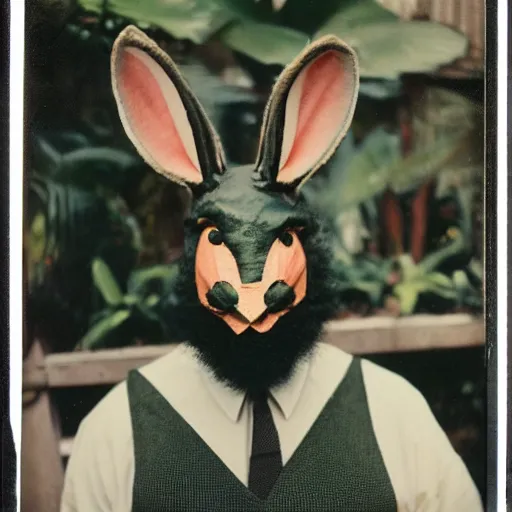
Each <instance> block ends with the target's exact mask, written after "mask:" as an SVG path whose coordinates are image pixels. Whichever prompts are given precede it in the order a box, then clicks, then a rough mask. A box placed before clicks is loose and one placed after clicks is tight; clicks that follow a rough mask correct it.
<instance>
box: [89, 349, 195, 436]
mask: <svg viewBox="0 0 512 512" xmlns="http://www.w3.org/2000/svg"><path fill="white" fill-rule="evenodd" d="M191 361H192V359H191V357H190V350H189V349H188V348H186V347H184V346H181V345H178V346H176V347H169V352H168V353H167V354H165V355H163V356H160V357H158V358H156V359H154V360H153V361H151V362H149V363H147V364H145V365H143V366H141V367H140V368H138V369H137V371H138V372H139V373H140V374H141V375H142V376H143V377H144V378H146V379H147V380H148V381H149V382H150V383H151V384H152V385H154V386H155V387H156V388H157V389H159V388H160V387H161V386H162V385H164V384H165V386H172V385H173V383H174V382H179V380H178V379H176V378H175V377H176V371H174V370H178V369H180V370H181V371H187V370H188V369H189V366H190V363H191ZM130 422H131V420H130V403H129V396H128V382H127V379H125V380H123V381H122V382H120V383H119V384H117V385H116V386H114V387H113V388H112V389H111V390H110V391H109V392H108V393H107V394H106V395H105V396H104V397H103V398H102V399H101V400H100V401H99V402H98V403H97V404H96V406H95V407H94V408H93V409H92V410H91V411H90V412H89V414H87V416H85V418H84V419H83V421H82V425H86V426H87V429H88V430H94V429H99V430H100V431H102V432H105V430H106V429H108V428H110V429H112V430H116V429H119V428H121V429H122V426H123V425H125V424H127V423H128V424H130Z"/></svg>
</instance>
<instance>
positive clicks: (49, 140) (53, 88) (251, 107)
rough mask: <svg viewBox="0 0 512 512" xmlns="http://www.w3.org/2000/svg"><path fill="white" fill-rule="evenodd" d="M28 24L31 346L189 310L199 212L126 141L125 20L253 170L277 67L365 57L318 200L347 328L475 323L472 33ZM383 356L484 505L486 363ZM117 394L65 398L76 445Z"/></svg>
mask: <svg viewBox="0 0 512 512" xmlns="http://www.w3.org/2000/svg"><path fill="white" fill-rule="evenodd" d="M313 4H314V5H313ZM482 9H483V4H482ZM474 15H475V16H476V15H477V13H475V14H474ZM28 23H29V27H28V41H27V47H28V48H29V49H30V51H29V54H28V61H27V66H26V70H27V71H26V73H27V80H28V83H29V84H30V90H29V91H28V95H27V113H28V122H27V127H28V130H27V146H28V152H27V155H26V162H27V187H26V194H27V201H26V204H27V209H26V212H25V216H24V224H25V234H26V236H25V251H26V262H25V263H26V269H27V271H26V276H27V288H28V294H27V297H28V300H27V319H28V336H27V339H28V340H29V343H30V340H34V339H38V340H41V341H42V342H43V343H44V345H45V347H46V350H47V351H48V352H67V351H73V350H102V349H106V348H112V347H119V346H127V345H141V344H159V343H167V342H169V341H170V340H176V339H179V338H180V333H179V331H177V330H176V328H175V324H174V322H173V319H172V318H170V317H169V316H168V315H163V313H162V311H163V310H164V308H166V309H168V306H169V305H172V304H173V301H177V300H179V297H175V296H174V294H173V279H174V278H175V276H176V267H175V262H176V261H177V259H178V258H179V256H180V252H181V245H182V241H183V233H182V229H181V225H182V220H183V216H184V214H185V212H186V208H187V201H188V197H187V194H186V193H185V192H184V190H183V189H181V188H180V187H178V186H177V185H174V184H172V183H170V182H169V181H167V180H165V179H164V178H163V177H161V176H159V175H157V174H156V173H154V172H153V171H151V170H150V169H148V168H147V166H146V165H145V164H144V163H143V162H142V161H141V159H140V158H139V157H138V155H137V154H136V153H135V151H134V149H133V147H132V146H131V143H130V142H129V141H128V139H127V137H126V135H125V133H124V131H123V129H122V127H121V124H120V121H119V118H118V114H117V110H116V106H115V103H114V99H113V96H112V92H111V86H110V70H109V57H110V49H111V45H112V42H113V40H114V39H115V37H116V35H117V34H118V33H119V32H120V30H122V28H124V26H126V25H127V24H130V23H136V24H138V25H139V26H140V27H141V28H143V29H144V30H145V31H146V32H147V33H148V34H149V35H150V36H151V37H153V38H154V39H156V40H157V41H158V43H159V44H160V45H161V46H162V47H163V48H164V49H165V50H166V51H167V52H169V54H170V55H171V56H172V57H173V58H174V59H175V60H176V61H177V62H178V64H179V65H180V68H181V69H182V70H183V73H184V75H185V77H186V79H187V80H188V81H189V82H190V84H191V86H192V89H193V90H194V91H195V92H196V94H197V95H198V97H199V99H200V101H201V102H202V103H203V105H204V106H205V108H206V111H207V112H208V114H209V115H210V117H211V118H212V121H213V123H214V124H215V126H216V127H217V129H218V131H219V133H220V136H221V139H222V140H223V143H224V145H225V148H226V152H227V156H228V159H229V160H230V161H231V162H233V163H240V164H242V163H249V162H251V161H253V159H254V156H255V152H256V147H257V139H258V135H259V127H260V122H261V117H262V112H263V108H264V105H265V101H266V99H267V97H268V94H269V92H270V89H271V87H272V83H273V81H274V80H275V78H276V76H277V75H278V73H279V72H280V70H281V69H282V66H283V65H285V64H286V63H287V62H289V61H290V60H291V59H292V58H293V57H294V56H295V55H296V53H298V52H299V51H300V50H301V49H302V47H303V46H304V45H305V44H307V42H308V41H309V40H311V39H314V38H315V37H318V36H319V35H321V34H325V33H332V32H333V33H336V34H338V35H339V36H340V37H342V38H343V39H345V40H346V41H347V42H349V43H350V44H352V45H353V46H354V47H355V48H356V51H357V52H358V54H359V58H360V61H361V66H362V68H361V69H362V83H361V94H360V99H359V103H358V107H357V110H356V114H355V119H354V123H353V126H352V129H351V131H350V132H349V134H348V136H347V138H346V139H345V140H344V142H343V143H342V145H341V147H340V148H339V150H338V151H337V152H336V154H335V157H334V158H333V159H332V161H331V162H330V163H329V164H328V165H327V166H325V168H324V169H322V170H320V171H319V172H318V173H317V175H316V176H315V177H314V178H313V179H312V180H311V181H310V182H309V184H308V185H307V187H305V193H306V194H307V195H308V197H309V199H310V200H311V202H312V203H314V204H315V205H316V207H317V208H318V209H319V211H320V212H321V214H322V215H325V216H326V217H327V218H328V219H329V220H330V222H331V223H332V226H333V229H334V232H335V233H336V236H335V237H334V238H333V245H334V247H335V249H336V266H337V271H338V284H339V288H340V293H339V315H338V316H339V318H347V317H366V316H375V315H384V316H396V317H398V316H409V315H413V314H418V313H430V314H436V315H443V314H449V313H468V314H470V315H475V316H479V315H480V314H481V312H482V303H483V294H482V286H483V283H482V261H483V254H482V246H483V243H482V241H483V236H482V230H481V219H482V209H483V192H482V191H483V147H484V141H483V76H482V70H481V67H480V68H478V66H476V67H474V68H472V69H470V70H469V71H468V70H467V69H466V71H465V73H464V75H463V76H462V77H460V76H459V77H457V78H453V75H450V74H449V73H443V72H440V70H441V71H442V70H444V69H445V68H446V67H448V66H449V65H451V64H453V63H454V62H458V61H459V60H460V59H464V58H465V56H466V55H467V54H468V52H470V49H471V41H468V40H467V38H466V37H465V36H464V35H463V34H462V33H461V32H460V31H458V30H454V29H451V28H448V27H446V26H443V25H440V24H438V23H434V22H432V21H429V20H425V19H414V20H412V21H408V22H404V21H401V20H400V19H399V17H398V16H397V14H396V13H393V12H392V11H390V10H388V9H386V8H384V7H383V6H382V5H381V3H377V2H375V1H373V0H358V1H357V2H356V1H354V0H325V1H323V2H321V3H319V2H316V3H313V2H309V1H306V0H288V1H283V0H272V1H270V0H258V1H254V0H215V1H207V0H147V1H145V2H140V1H135V0H108V1H107V0H82V1H80V2H77V1H72V0H68V1H61V2H58V1H52V0H46V1H44V0H37V1H35V2H33V3H32V6H31V8H30V9H29V16H28ZM468 48H470V49H469V50H468ZM171 316H172V315H171ZM56 319H58V322H57V321H56ZM27 350H28V346H27V347H25V352H26V351H27ZM371 359H373V360H375V361H377V362H379V363H381V364H383V365H385V366H387V367H389V368H391V369H393V370H395V371H397V372H398V373H400V374H402V375H404V376H405V377H406V378H408V379H409V380H410V381H411V382H412V383H413V384H414V385H416V386H417V387H419V389H420V390H421V391H422V392H423V393H424V394H425V396H426V397H427V400H428V401H429V403H430V404H431V406H432V408H433V410H434V413H435V414H436V417H437V418H438V420H439V421H440V423H441V424H442V426H443V428H445V430H446V431H447V433H448V435H449V437H450V439H451V440H452V442H453V444H454V446H456V448H457V450H458V451H459V453H461V455H462V456H463V458H464V460H465V461H466V463H467V464H468V467H469V468H470V471H471V473H472V475H473V477H474V478H475V481H476V482H477V485H478V486H479V488H480V490H481V492H482V493H484V488H485V471H484V467H485V406H484V404H485V374H484V367H483V361H484V354H483V350H481V349H460V350H457V351H449V350H443V351H439V352H434V351H431V352H421V353H411V354H389V355H375V356H372V357H371ZM107 391H108V388H107V387H98V388H97V389H95V388H87V389H74V390H60V391H54V392H53V400H54V403H55V404H56V405H57V408H58V410H59V411H60V419H59V421H58V424H59V427H60V428H61V429H62V433H63V435H66V436H72V435H74V433H75V432H76V428H77V426H78V423H79V421H80V420H81V418H83V416H84V415H85V414H86V413H87V411H88V410H90V408H92V407H93V406H94V404H95V403H96V402H97V401H98V400H99V399H100V398H101V396H103V395H104V394H105V393H106V392H107Z"/></svg>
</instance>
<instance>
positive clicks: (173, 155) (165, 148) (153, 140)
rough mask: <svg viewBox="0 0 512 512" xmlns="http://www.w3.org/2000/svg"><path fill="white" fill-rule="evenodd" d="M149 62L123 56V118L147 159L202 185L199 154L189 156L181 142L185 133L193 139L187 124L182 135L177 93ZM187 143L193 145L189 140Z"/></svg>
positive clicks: (129, 53)
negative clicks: (177, 122)
mask: <svg viewBox="0 0 512 512" xmlns="http://www.w3.org/2000/svg"><path fill="white" fill-rule="evenodd" d="M135 51H136V50H135ZM147 59H148V62H147V63H146V62H144V61H143V60H142V58H140V57H139V56H138V55H137V54H135V52H132V51H130V50H125V51H123V53H122V55H121V62H120V66H119V72H118V78H117V80H118V83H119V92H120V95H121V98H122V104H123V109H124V112H123V113H122V114H121V115H122V116H123V115H124V121H125V123H127V124H128V130H129V131H131V134H132V137H133V138H134V139H135V141H134V143H135V145H136V146H137V149H138V150H139V152H140V153H141V154H142V155H143V156H144V157H147V158H148V159H149V161H150V162H152V161H153V162H154V163H155V164H156V165H158V166H159V167H160V168H161V169H162V170H163V171H167V172H168V173H170V174H172V175H175V176H177V177H178V178H180V179H183V180H185V181H187V182H192V183H200V182H201V181H202V179H203V178H202V175H201V172H200V170H199V168H198V164H197V165H194V163H193V161H192V159H194V160H195V161H196V162H197V154H192V155H191V153H192V151H193V152H194V153H195V146H194V148H192V150H191V149H190V148H189V150H188V152H187V148H186V147H185V144H184V141H183V139H182V136H183V133H185V136H187V137H186V138H187V139H191V138H192V132H191V129H190V127H189V125H188V124H187V125H186V126H182V127H181V130H180V131H181V132H182V133H181V134H180V131H178V128H177V126H176V123H175V119H174V118H176V117H177V116H178V119H179V120H181V121H182V124H184V123H183V118H185V119H186V112H185V109H184V107H183V104H182V103H181V100H179V95H178V92H177V90H176V88H175V86H174V84H173V83H172V82H171V80H170V79H169V78H168V77H167V75H165V73H164V71H163V70H162V69H161V68H160V67H159V66H158V64H156V62H154V61H153V60H152V59H151V58H150V57H149V56H147ZM165 88H167V91H166V90H165ZM169 98H171V99H173V98H174V100H175V101H174V102H173V103H174V105H170V104H169ZM176 98H178V99H177V100H176ZM177 101H179V104H177ZM171 107H172V109H173V112H171V110H170V109H171ZM179 109H181V110H182V111H183V112H180V111H179ZM186 122H187V123H188V120H187V121H186ZM186 130H188V131H189V132H190V133H186ZM132 140H133V139H132ZM186 142H188V145H189V146H190V145H191V141H190V140H188V141H186Z"/></svg>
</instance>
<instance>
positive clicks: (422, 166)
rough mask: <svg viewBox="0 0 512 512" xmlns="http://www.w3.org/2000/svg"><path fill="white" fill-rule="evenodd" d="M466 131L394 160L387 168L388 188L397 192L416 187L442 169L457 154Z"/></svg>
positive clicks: (464, 138)
mask: <svg viewBox="0 0 512 512" xmlns="http://www.w3.org/2000/svg"><path fill="white" fill-rule="evenodd" d="M466 138H467V133H466V132H463V133H456V134H453V136H451V137H442V138H440V139H438V140H437V141H436V142H433V143H432V144H430V145H429V146H428V147H426V148H420V149H419V150H417V151H414V153H412V154H411V155H409V156H407V157H406V158H400V159H399V160H397V161H395V162H394V163H393V164H392V165H391V166H390V168H389V169H388V179H389V182H388V184H389V186H390V188H391V189H392V190H393V191H394V192H396V193H397V194H401V193H404V192H407V191H409V190H411V189H413V188H416V187H418V186H419V185H421V184H422V183H424V182H425V181H426V180H427V179H429V178H431V177H432V176H434V175H436V174H437V173H439V172H441V171H443V170H444V169H445V168H446V166H447V165H448V164H449V163H450V161H452V159H453V158H454V157H455V156H456V155H457V154H459V152H460V150H461V148H462V147H463V146H462V145H463V143H464V141H465V140H466Z"/></svg>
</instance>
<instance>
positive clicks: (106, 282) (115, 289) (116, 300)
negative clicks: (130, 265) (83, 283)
mask: <svg viewBox="0 0 512 512" xmlns="http://www.w3.org/2000/svg"><path fill="white" fill-rule="evenodd" d="M92 278H93V281H94V284H95V285H96V286H97V288H98V290H99V291H100V292H101V294H102V296H103V298H104V299H105V302H106V303H107V304H109V305H111V306H117V305H119V304H121V302H122V300H123V294H122V292H121V289H120V288H119V285H118V284H117V282H116V280H115V278H114V276H113V275H112V272H110V269H109V268H108V266H107V265H106V263H105V262H104V261H103V260H101V259H99V258H95V259H94V260H93V262H92Z"/></svg>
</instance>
